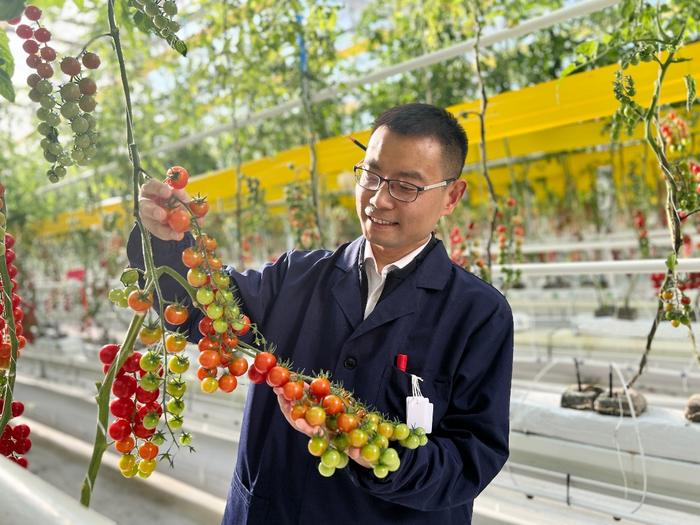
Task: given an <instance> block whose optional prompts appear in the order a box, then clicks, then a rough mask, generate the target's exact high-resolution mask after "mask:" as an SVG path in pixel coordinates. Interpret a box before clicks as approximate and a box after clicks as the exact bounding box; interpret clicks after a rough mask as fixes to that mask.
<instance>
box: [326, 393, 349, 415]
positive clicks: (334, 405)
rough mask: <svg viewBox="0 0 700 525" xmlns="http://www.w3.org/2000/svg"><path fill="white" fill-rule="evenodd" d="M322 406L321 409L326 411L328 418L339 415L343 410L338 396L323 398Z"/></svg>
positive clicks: (343, 406) (331, 395)
mask: <svg viewBox="0 0 700 525" xmlns="http://www.w3.org/2000/svg"><path fill="white" fill-rule="evenodd" d="M322 405H323V409H324V410H325V411H326V414H328V415H329V416H334V415H336V414H340V413H341V412H342V411H343V410H344V408H345V405H344V404H343V401H342V400H341V399H340V398H339V397H338V396H336V395H333V394H330V395H327V396H326V397H324V398H323V402H322Z"/></svg>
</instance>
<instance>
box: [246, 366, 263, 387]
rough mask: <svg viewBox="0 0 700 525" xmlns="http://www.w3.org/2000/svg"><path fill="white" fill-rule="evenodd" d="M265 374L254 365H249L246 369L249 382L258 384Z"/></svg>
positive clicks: (261, 381)
mask: <svg viewBox="0 0 700 525" xmlns="http://www.w3.org/2000/svg"><path fill="white" fill-rule="evenodd" d="M265 375H266V374H263V373H262V372H260V371H258V369H257V368H255V367H254V366H251V367H250V368H249V369H248V379H250V382H251V383H254V384H256V385H259V384H260V383H263V382H264V381H265Z"/></svg>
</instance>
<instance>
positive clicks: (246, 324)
mask: <svg viewBox="0 0 700 525" xmlns="http://www.w3.org/2000/svg"><path fill="white" fill-rule="evenodd" d="M233 327H234V329H235V331H236V333H237V334H238V335H240V336H241V337H243V336H244V335H245V334H247V333H248V332H249V331H250V318H248V316H247V315H243V316H241V320H240V323H239V324H238V325H237V324H236V323H234V325H233Z"/></svg>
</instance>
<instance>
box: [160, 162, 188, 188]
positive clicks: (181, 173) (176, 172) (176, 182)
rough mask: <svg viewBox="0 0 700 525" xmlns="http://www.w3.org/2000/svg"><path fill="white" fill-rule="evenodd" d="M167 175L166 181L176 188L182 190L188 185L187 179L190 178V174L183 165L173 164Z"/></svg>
mask: <svg viewBox="0 0 700 525" xmlns="http://www.w3.org/2000/svg"><path fill="white" fill-rule="evenodd" d="M165 175H166V179H165V183H166V184H167V185H168V186H170V187H171V188H173V189H176V190H181V189H182V188H184V187H185V186H187V181H188V180H189V178H190V174H189V173H188V172H187V170H186V169H185V168H183V167H182V166H173V167H172V168H170V169H169V170H168V171H167V173H166V174H165Z"/></svg>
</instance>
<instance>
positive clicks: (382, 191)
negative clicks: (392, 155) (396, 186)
mask: <svg viewBox="0 0 700 525" xmlns="http://www.w3.org/2000/svg"><path fill="white" fill-rule="evenodd" d="M393 201H394V198H393V197H392V196H391V195H390V194H389V183H388V182H386V181H381V183H380V184H379V189H377V190H375V192H374V195H372V196H371V197H370V199H369V203H370V204H371V205H372V206H374V207H375V208H392V207H393Z"/></svg>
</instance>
